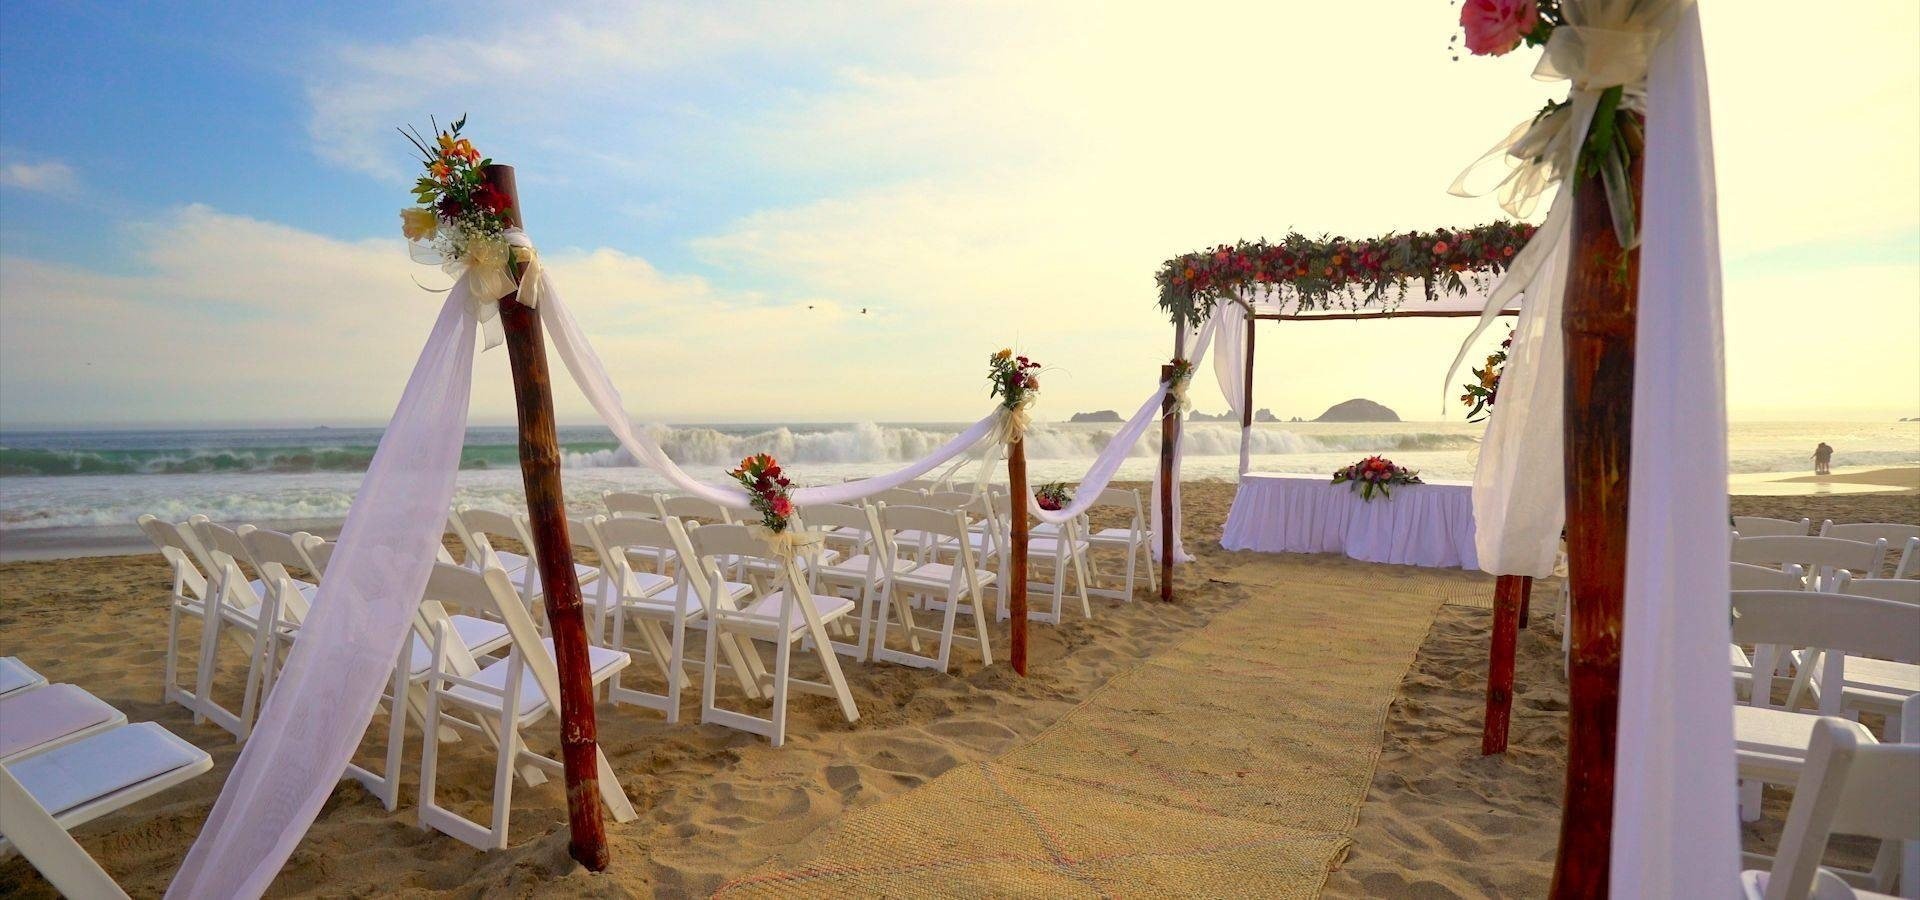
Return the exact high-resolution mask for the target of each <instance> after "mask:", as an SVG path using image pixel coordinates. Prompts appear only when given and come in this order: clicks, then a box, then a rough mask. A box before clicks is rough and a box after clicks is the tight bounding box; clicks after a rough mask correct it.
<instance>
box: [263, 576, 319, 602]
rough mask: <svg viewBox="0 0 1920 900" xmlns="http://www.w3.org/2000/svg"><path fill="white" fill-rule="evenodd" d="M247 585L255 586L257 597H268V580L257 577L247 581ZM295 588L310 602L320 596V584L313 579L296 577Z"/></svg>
mask: <svg viewBox="0 0 1920 900" xmlns="http://www.w3.org/2000/svg"><path fill="white" fill-rule="evenodd" d="M247 587H250V588H253V595H254V596H255V597H259V598H260V599H262V600H264V599H266V597H267V583H266V582H264V581H261V580H260V579H258V578H255V579H254V580H252V581H249V582H247ZM293 589H294V590H296V591H299V592H300V596H302V597H305V598H307V602H308V603H312V602H313V598H314V597H316V596H319V594H320V586H319V585H317V584H314V583H313V582H311V581H301V580H300V579H298V578H295V579H294V580H293Z"/></svg>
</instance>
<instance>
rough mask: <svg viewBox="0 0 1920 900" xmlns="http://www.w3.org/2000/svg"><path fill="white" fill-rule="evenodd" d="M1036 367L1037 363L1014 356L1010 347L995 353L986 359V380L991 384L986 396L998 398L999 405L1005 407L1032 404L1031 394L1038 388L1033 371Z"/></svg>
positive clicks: (1020, 406) (1038, 384)
mask: <svg viewBox="0 0 1920 900" xmlns="http://www.w3.org/2000/svg"><path fill="white" fill-rule="evenodd" d="M1038 368H1040V364H1039V363H1037V362H1034V361H1033V360H1031V359H1028V358H1026V357H1024V356H1014V355H1013V351H1012V350H1011V349H1003V350H1001V351H1000V352H998V353H995V354H994V355H993V356H991V357H988V359H987V381H988V382H989V383H990V384H992V385H993V389H992V391H991V392H990V393H988V395H987V396H989V397H998V398H1000V405H1001V406H1004V407H1006V408H1007V409H1021V408H1024V407H1027V406H1032V405H1033V396H1032V395H1033V393H1034V392H1036V391H1038V390H1040V379H1039V377H1038V376H1037V375H1036V374H1035V372H1034V370H1035V369H1038Z"/></svg>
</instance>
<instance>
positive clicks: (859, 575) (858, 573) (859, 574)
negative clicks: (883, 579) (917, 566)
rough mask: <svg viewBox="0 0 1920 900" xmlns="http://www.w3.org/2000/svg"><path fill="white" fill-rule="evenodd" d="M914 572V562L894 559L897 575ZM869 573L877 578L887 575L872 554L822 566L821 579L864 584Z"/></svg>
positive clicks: (860, 555) (894, 569)
mask: <svg viewBox="0 0 1920 900" xmlns="http://www.w3.org/2000/svg"><path fill="white" fill-rule="evenodd" d="M912 570H913V562H912V561H911V560H905V559H901V558H899V557H894V560H893V571H894V573H895V574H900V573H903V572H910V571H912ZM868 571H872V572H873V574H874V575H876V576H881V575H884V574H885V567H884V566H882V565H880V564H879V563H878V562H877V561H875V560H874V558H873V555H872V554H870V553H861V554H858V555H855V556H849V557H847V558H846V559H843V560H841V561H839V562H837V563H834V564H833V565H830V566H821V567H820V577H822V578H826V579H828V580H830V581H831V580H839V581H851V582H854V583H856V584H864V583H866V580H867V572H868Z"/></svg>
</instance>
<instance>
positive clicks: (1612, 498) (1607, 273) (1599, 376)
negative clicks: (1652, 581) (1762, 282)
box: [1552, 154, 1643, 900]
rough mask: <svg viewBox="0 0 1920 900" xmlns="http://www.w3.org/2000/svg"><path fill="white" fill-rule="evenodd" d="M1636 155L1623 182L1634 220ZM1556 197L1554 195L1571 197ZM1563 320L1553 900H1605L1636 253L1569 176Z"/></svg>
mask: <svg viewBox="0 0 1920 900" xmlns="http://www.w3.org/2000/svg"><path fill="white" fill-rule="evenodd" d="M1642 156H1643V154H1636V155H1635V159H1634V164H1633V170H1632V173H1631V179H1632V185H1633V194H1634V209H1635V210H1636V214H1637V211H1638V210H1639V209H1641V208H1642V203H1641V199H1640V186H1641V171H1642V170H1641V165H1640V160H1641V157H1642ZM1568 189H1569V188H1568V187H1564V186H1563V187H1562V188H1561V190H1568ZM1571 189H1572V190H1573V191H1574V192H1575V193H1574V209H1573V232H1572V238H1571V242H1570V246H1571V249H1572V256H1571V257H1570V268H1569V271H1568V276H1567V296H1566V313H1565V320H1564V323H1563V325H1562V327H1563V328H1564V330H1565V332H1566V339H1567V351H1566V352H1567V356H1566V413H1565V422H1564V430H1565V435H1566V448H1565V453H1566V479H1567V485H1566V492H1567V562H1568V570H1569V575H1570V578H1569V581H1570V584H1571V587H1572V590H1573V596H1574V597H1575V598H1576V599H1577V600H1578V601H1579V602H1577V603H1575V604H1573V613H1572V619H1571V622H1570V627H1569V632H1570V635H1569V639H1570V643H1571V658H1570V661H1569V671H1568V678H1567V699H1568V711H1567V712H1568V715H1567V786H1566V799H1565V802H1563V803H1562V804H1561V807H1560V810H1561V811H1560V852H1559V855H1558V857H1557V858H1556V859H1555V861H1554V871H1553V894H1552V895H1553V896H1554V897H1555V898H1559V900H1571V898H1576V897H1577V898H1589V897H1605V896H1607V891H1608V882H1607V877H1608V865H1609V860H1610V858H1611V854H1612V838H1613V775H1614V772H1613V766H1614V739H1615V735H1616V734H1617V731H1618V724H1619V715H1620V635H1621V625H1620V620H1621V613H1622V609H1623V606H1624V595H1625V587H1626V553H1627V476H1628V472H1629V471H1630V470H1629V469H1628V464H1629V462H1630V459H1631V457H1630V452H1631V449H1632V437H1633V367H1634V328H1635V320H1636V318H1637V315H1638V312H1639V296H1640V254H1639V253H1638V252H1637V251H1636V252H1628V251H1626V250H1623V249H1621V247H1620V243H1619V241H1618V240H1617V239H1616V237H1615V236H1614V231H1613V222H1612V218H1611V216H1610V214H1609V213H1608V209H1607V196H1606V190H1605V188H1604V187H1602V185H1601V181H1600V179H1599V178H1598V177H1595V176H1576V183H1575V184H1574V185H1572V186H1571Z"/></svg>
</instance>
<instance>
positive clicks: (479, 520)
mask: <svg viewBox="0 0 1920 900" xmlns="http://www.w3.org/2000/svg"><path fill="white" fill-rule="evenodd" d="M452 521H453V530H454V531H455V532H457V533H458V534H459V535H460V540H461V542H462V543H465V544H466V545H467V562H468V563H469V564H471V565H474V566H476V567H477V566H488V565H499V564H500V558H499V556H498V554H497V552H496V548H495V547H494V546H493V538H496V537H504V538H511V539H513V540H516V541H519V542H520V544H521V546H523V547H526V548H527V556H528V558H532V556H533V538H532V537H531V536H529V535H528V534H527V523H526V516H524V515H518V514H513V515H509V514H507V513H498V512H494V511H493V510H490V509H473V508H472V507H467V506H462V507H460V508H459V509H456V510H454V511H453V518H452Z"/></svg>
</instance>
